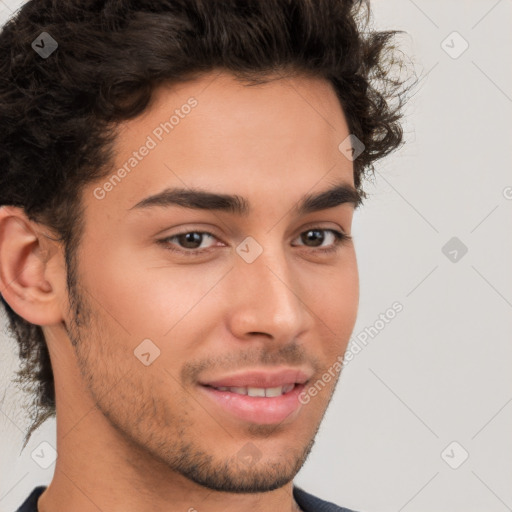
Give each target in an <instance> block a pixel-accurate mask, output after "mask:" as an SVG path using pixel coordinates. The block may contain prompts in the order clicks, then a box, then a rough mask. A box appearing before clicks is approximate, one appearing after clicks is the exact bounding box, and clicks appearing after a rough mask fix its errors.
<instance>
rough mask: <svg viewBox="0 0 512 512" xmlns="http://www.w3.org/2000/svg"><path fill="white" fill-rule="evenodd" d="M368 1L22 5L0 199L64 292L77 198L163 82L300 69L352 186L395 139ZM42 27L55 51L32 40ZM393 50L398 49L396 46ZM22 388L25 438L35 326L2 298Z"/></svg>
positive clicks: (11, 54) (393, 96)
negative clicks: (341, 119) (315, 80)
mask: <svg viewBox="0 0 512 512" xmlns="http://www.w3.org/2000/svg"><path fill="white" fill-rule="evenodd" d="M368 2H369V0H359V1H357V0H222V1H221V0H61V1H59V0H30V1H29V2H27V3H26V4H24V5H23V6H22V7H21V8H20V9H19V10H18V11H16V13H15V14H14V15H13V17H12V18H11V19H10V20H9V21H8V22H7V23H6V24H5V25H4V26H3V28H2V30H1V33H0V205H12V206H17V207H21V208H23V210H24V211H25V213H26V214H27V216H28V217H29V218H30V219H31V220H35V221H37V222H41V223H43V224H44V225H45V226H47V227H48V228H49V229H50V230H51V231H52V232H53V233H56V234H57V237H58V238H57V239H58V240H59V241H60V242H62V243H63V247H64V249H65V260H66V266H67V271H68V275H67V283H68V291H70V290H71V291H72V289H73V285H74V279H75V276H74V270H73V268H74V260H73V258H74V254H75V251H76V248H77V247H78V244H79V242H80V237H81V233H82V230H83V210H82V206H81V201H80V197H81V196H80V193H81V190H82V188H83V186H84V185H85V184H88V183H90V182H92V181H95V180H98V179H100V178H102V177H104V176H107V175H108V173H109V172H110V170H111V167H112V165H113V156H114V149H113V148H114V143H115V140H116V125H117V123H119V122H121V121H124V120H128V119H132V118H135V117H136V116H138V115H140V114H142V113H143V112H144V111H145V109H147V108H148V106H149V105H150V103H151V99H152V92H153V91H154V89H155V87H157V86H158V85H159V84H162V83H171V84H172V83H179V82H183V81H185V80H189V79H193V78H194V77H198V76H199V75H201V74H203V73H206V72H212V71H216V70H226V71H229V72H230V73H232V74H233V75H234V76H235V77H237V78H238V79H239V80H242V81H244V82H245V83H246V84H247V85H251V84H253V83H263V82H265V81H266V80H270V79H271V77H276V76H277V77H281V76H290V75H294V74H295V75H301V74H303V75H309V76H315V77H321V78H325V79H327V80H328V81H330V82H331V84H332V85H333V87H334V89H335V91H336V94H337V96H338V98H339V101H340V103H341V105H342V108H343V111H344V114H345V117H346V119H347V123H348V127H349V130H350V133H351V134H353V135H355V136H356V137H357V138H358V139H359V140H361V142H362V143H363V144H364V146H365V149H364V151H363V153H362V154H361V155H360V156H359V157H358V158H356V159H355V160H354V162H353V165H354V183H355V186H356V188H357V189H358V190H359V191H360V193H361V195H362V196H363V197H365V196H366V195H365V194H364V192H363V191H362V188H361V181H362V178H363V176H366V175H369V174H371V173H373V171H374V167H373V162H375V161H376V160H378V159H380V158H382V157H383V156H385V155H387V154H388V153H390V152H391V151H394V150H395V149H397V148H398V147H400V146H401V144H402V142H403V141H402V138H403V131H402V128H401V125H400V120H401V118H402V117H403V113H402V110H401V109H402V106H403V105H404V104H405V101H404V98H405V97H406V94H405V93H406V92H407V91H408V90H409V89H410V88H408V87H406V86H405V85H404V84H405V83H406V80H401V79H400V77H399V76H394V75H392V71H393V70H394V69H396V65H398V66H399V68H400V70H402V67H403V64H404V62H403V60H402V58H401V57H398V56H397V47H396V45H395V43H394V37H395V35H396V34H398V33H400V32H403V31H396V30H394V31H376V30H373V29H371V28H370V23H369V22H370V20H371V11H370V6H369V3H368ZM42 32H46V33H48V34H49V35H50V36H51V37H52V38H53V39H54V40H55V41H57V43H58V48H57V49H56V50H55V51H54V52H53V53H51V55H49V56H47V58H43V57H42V56H41V55H39V54H38V53H37V52H36V51H34V50H35V48H33V46H32V44H34V43H35V42H36V40H40V37H41V36H40V35H41V33H42ZM399 53H400V55H403V53H402V52H399ZM2 303H3V305H4V307H5V309H6V312H7V318H8V322H9V329H10V333H11V334H12V335H13V336H14V337H15V339H16V340H17V343H18V345H19V357H20V360H21V363H22V364H21V368H20V369H19V370H17V378H16V379H15V380H16V381H17V382H18V383H21V384H23V385H24V386H23V387H24V390H25V391H30V396H31V398H32V401H31V402H30V404H29V406H28V407H27V410H28V412H29V414H30V419H31V420H32V425H31V427H30V429H29V430H28V431H27V433H26V437H25V443H24V445H23V447H25V446H26V443H27V442H28V439H29V438H30V436H31V434H32V432H33V431H34V430H35V429H36V428H37V427H38V426H39V425H40V424H41V423H43V422H44V421H45V420H46V419H47V418H48V417H50V416H54V415H55V389H54V380H53V372H52V368H51V362H50V357H49V352H48V348H47V345H46V342H45V338H44V335H43V331H42V329H41V327H40V326H38V325H33V324H31V323H29V322H27V321H26V320H24V319H23V318H21V317H20V316H19V315H17V314H16V313H15V312H14V311H13V310H12V309H11V308H10V307H9V305H8V304H7V302H6V301H5V299H4V298H3V297H2Z"/></svg>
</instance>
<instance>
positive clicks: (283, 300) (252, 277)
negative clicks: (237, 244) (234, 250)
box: [228, 250, 313, 344]
mask: <svg viewBox="0 0 512 512" xmlns="http://www.w3.org/2000/svg"><path fill="white" fill-rule="evenodd" d="M277 252H278V251H274V252H273V253H272V254H271V252H270V251H269V250H264V251H263V252H262V254H261V255H260V256H259V257H258V258H257V259H256V260H255V261H253V262H252V263H247V262H246V261H244V260H243V259H242V258H238V257H237V260H236V263H235V268H233V270H232V271H231V272H230V286H229V288H230V295H231V299H230V304H229V312H228V324H229V328H230V330H231V332H232V334H233V335H234V336H235V337H236V338H238V339H253V338H254V337H255V336H262V335H263V336H267V337H269V338H271V339H272V340H273V341H275V342H276V343H280V344H286V343H290V342H291V341H292V340H294V339H295V338H298V337H299V336H300V335H301V334H302V333H304V332H306V331H308V330H309V329H311V327H312V325H313V316H312V314H311V312H310V310H309V308H308V304H307V297H306V296H305V290H303V289H302V288H301V286H300V279H299V277H300V276H298V275H297V273H296V272H294V271H293V268H291V267H290V263H289V262H288V261H287V260H286V255H285V254H284V253H283V251H281V252H279V253H278V254H276V253H277Z"/></svg>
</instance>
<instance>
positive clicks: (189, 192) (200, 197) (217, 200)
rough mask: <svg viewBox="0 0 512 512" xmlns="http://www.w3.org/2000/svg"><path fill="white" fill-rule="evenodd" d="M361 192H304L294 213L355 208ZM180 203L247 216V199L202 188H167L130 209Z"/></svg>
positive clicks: (339, 188) (343, 189)
mask: <svg viewBox="0 0 512 512" xmlns="http://www.w3.org/2000/svg"><path fill="white" fill-rule="evenodd" d="M361 202H362V195H361V194H360V193H359V191H358V190H357V189H355V188H354V187H353V186H352V185H348V184H344V183H341V184H338V185H336V186H334V187H332V188H330V189H328V190H324V191H323V192H319V193H317V194H307V195H306V196H304V197H303V198H302V199H301V200H300V202H299V203H298V204H296V205H295V213H296V214H297V215H306V214H308V213H313V212H317V211H320V210H327V209H328V208H334V207H336V206H339V205H341V204H345V203H350V204H353V205H354V208H357V207H358V206H359V205H360V204H361ZM158 206H160V207H170V206H181V207H184V208H192V209H198V210H216V211H224V212H229V213H233V214H236V215H240V216H247V215H249V213H250V205H249V201H248V200H247V199H246V198H244V197H241V196H239V195H236V194H235V195H228V194H217V193H213V192H208V191H206V190H201V189H183V188H166V189H165V190H163V191H162V192H159V193H157V194H154V195H152V196H149V197H146V198H145V199H142V200H141V201H139V202H138V203H137V204H135V205H134V206H132V207H131V208H129V210H133V209H136V210H140V209H146V208H151V207H158Z"/></svg>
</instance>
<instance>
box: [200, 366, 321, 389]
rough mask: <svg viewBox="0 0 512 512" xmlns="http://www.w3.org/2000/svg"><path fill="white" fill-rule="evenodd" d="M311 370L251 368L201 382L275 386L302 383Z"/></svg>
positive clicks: (307, 378)
mask: <svg viewBox="0 0 512 512" xmlns="http://www.w3.org/2000/svg"><path fill="white" fill-rule="evenodd" d="M311 375H312V372H309V371H307V370H304V369H301V368H284V369H282V370H279V371H268V370H267V371H264V370H252V371H245V372H243V373H236V374H232V375H226V376H224V377H219V378H216V379H212V380H208V381H204V382H201V383H200V384H202V385H203V386H212V387H214V388H218V387H228V388H231V387H236V388H244V387H250V388H275V387H278V386H284V385H286V384H304V383H305V382H307V381H308V380H309V379H310V378H311Z"/></svg>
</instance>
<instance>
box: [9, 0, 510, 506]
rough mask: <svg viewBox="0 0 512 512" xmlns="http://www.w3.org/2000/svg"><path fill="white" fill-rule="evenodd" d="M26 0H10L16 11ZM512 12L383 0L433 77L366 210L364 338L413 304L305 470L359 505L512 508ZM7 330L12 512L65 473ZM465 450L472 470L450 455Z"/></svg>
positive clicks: (382, 13) (361, 370)
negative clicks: (454, 246) (24, 389)
mask: <svg viewBox="0 0 512 512" xmlns="http://www.w3.org/2000/svg"><path fill="white" fill-rule="evenodd" d="M18 5H19V2H18V3H16V2H10V3H7V2H5V1H3V2H0V16H1V21H2V23H3V22H4V21H5V19H6V18H7V16H10V14H11V12H12V10H13V9H14V8H16V7H17V6H18ZM511 14H512V1H511V0H500V1H485V0H479V1H476V0H475V1H468V0H458V1H454V0H452V1H449V2H447V1H441V0H438V1H426V0H414V1H413V0H400V1H399V0H393V1H391V0H388V1H386V2H375V3H374V5H373V19H374V23H375V27H377V28H379V29H383V28H389V29H401V30H405V31H406V32H407V33H408V36H405V37H403V38H402V44H403V45H404V51H406V52H408V53H409V55H411V57H412V58H413V59H414V62H415V67H416V72H417V74H418V75H419V76H420V77H423V78H422V81H421V83H420V85H419V86H418V90H417V93H416V95H415V96H414V97H413V98H412V99H411V100H410V102H409V105H408V107H407V110H406V115H407V119H406V124H405V131H406V145H405V146H404V147H403V148H402V149H401V150H400V151H399V152H398V153H395V154H393V155H392V156H390V157H388V158H386V159H385V160H383V161H381V162H380V163H379V164H378V172H377V173H376V178H375V181H374V183H373V184H368V185H367V186H366V190H367V191H368V192H369V194H370V198H369V200H368V201H367V202H366V204H365V206H364V207H363V208H362V210H360V211H359V212H358V213H357V214H356V219H355V226H354V238H355V241H356V248H357V252H358V261H359V268H360V276H361V300H360V310H359V316H358V321H357V324H356V327H355V329H354V335H353V337H355V336H356V335H357V334H359V333H361V332H363V331H364V329H365V328H368V327H369V326H372V325H374V324H375V322H376V320H378V318H379V314H381V313H384V312H385V311H386V310H387V309H388V308H389V307H390V306H391V305H392V304H393V303H394V302H395V301H399V302H400V303H401V304H402V305H403V311H402V312H401V313H399V314H397V315H396V317H395V318H394V319H393V320H392V321H391V322H390V323H389V324H387V325H386V326H385V328H383V329H380V330H379V332H378V334H377V335H376V336H374V338H373V339H372V338H370V341H369V342H368V345H367V346H366V347H365V348H364V349H363V350H361V352H359V353H358V354H357V355H356V356H355V357H354V359H353V360H352V361H351V362H350V363H349V364H348V366H347V367H346V368H345V370H344V371H343V375H342V378H341V381H340V384H339V386H338V390H337V392H336V394H335V397H334V399H333V401H332V403H331V406H330V407H329V409H328V412H327V414H326V417H325V420H324V423H323V425H322V428H321V430H320V433H319V435H318V437H317V441H316V444H315V447H314V448H313V452H312V454H311V456H310V458H309V460H308V461H307V463H306V465H305V466H304V468H303V469H302V470H301V472H300V473H299V475H298V476H297V478H296V480H295V482H296V484H298V485H300V486H302V487H304V488H305V489H306V490H307V491H309V492H311V493H313V494H316V495H318V496H320V497H322V498H324V499H327V500H331V501H333V502H335V503H338V504H340V505H343V506H346V507H350V508H354V509H356V510H358V511H360V512H363V511H366V512H400V511H405V512H412V511H416V512H427V511H429V512H430V511H432V510H436V511H453V512H463V511H464V512H471V511H475V512H477V511H478V512H481V511H482V510H485V511H487V512H503V511H506V510H512V485H511V483H512V437H511V432H512V403H511V402H512V373H511V370H510V368H511V367H512V366H511V360H512V344H511V343H510V341H511V334H512V321H511V318H512V315H511V314H512V286H511V276H512V271H511V267H512V258H511V255H512V250H511V249H512V237H511V233H512V215H511V214H512V199H511V198H512V173H511V172H510V169H511V152H510V146H511V143H512V137H511V135H512V128H511V120H512V116H511V113H512V66H511V52H510V49H511V48H512V31H511V30H510V24H511V20H512V16H511ZM453 31H457V32H458V33H459V34H460V35H461V36H462V37H463V38H464V39H465V40H466V41H467V42H468V43H469V48H468V49H467V50H466V51H465V52H464V53H463V54H462V55H460V56H459V57H458V58H456V59H454V58H452V57H450V56H449V55H448V54H447V53H446V52H445V50H444V49H443V47H442V46H441V44H442V42H443V41H444V40H445V39H446V38H447V36H449V35H450V34H451V33H452V32H453ZM446 45H448V46H451V47H452V49H451V50H449V51H451V52H454V51H457V50H458V49H459V48H460V41H459V40H458V39H457V36H450V38H448V40H447V42H446V43H445V44H444V45H443V46H446ZM507 187H509V188H507ZM507 197H508V198H507ZM454 236H455V237H457V238H459V239H460V241H462V242H463V243H464V244H465V245H466V246H467V248H468V252H467V254H465V255H464V256H463V257H462V258H460V259H459V260H458V261H457V262H452V261H450V259H448V257H447V256H445V255H444V254H443V252H442V251H441V248H442V247H443V246H444V245H445V243H446V242H448V240H450V239H451V238H452V237H454ZM459 256H460V253H459ZM1 336H2V338H1V344H0V351H1V354H0V356H1V361H2V364H1V367H0V385H1V389H2V395H3V394H4V392H5V399H4V401H3V403H0V407H1V414H0V427H1V432H2V438H1V440H0V450H1V452H0V453H1V459H0V511H2V512H4V511H5V512H12V511H14V510H15V509H16V508H17V507H18V506H19V505H20V503H21V502H22V501H23V500H24V499H25V498H26V496H27V495H28V493H29V492H30V491H31V490H32V489H33V487H34V486H35V485H38V484H47V483H49V482H50V480H51V478H52V474H53V468H54V466H53V465H52V466H50V467H49V468H48V469H46V470H43V469H41V468H39V467H38V466H37V465H36V464H35V463H34V462H33V461H32V459H31V452H32V451H33V450H34V449H35V448H36V447H37V446H38V445H39V444H40V443H41V442H42V441H45V440H47V441H48V442H50V443H51V444H52V445H53V446H55V439H56V434H55V421H54V420H51V421H48V422H47V423H46V424H45V425H43V427H42V428H40V429H39V431H37V432H36V433H35V434H34V435H33V437H32V439H31V441H30V443H29V445H28V446H27V447H26V449H25V450H24V451H23V452H22V453H20V450H21V445H22V438H23V431H24V429H26V428H27V427H28V422H27V418H26V416H25V415H24V413H23V411H21V410H20V408H19V404H20V396H19V394H18V393H17V392H16V388H15V387H14V385H12V384H9V381H10V379H11V377H12V376H13V372H14V370H15V368H16V365H17V359H16V352H15V350H16V347H15V345H14V342H13V340H10V339H9V338H8V337H7V336H6V334H5V332H4V333H2V334H1ZM453 441H455V442H456V443H458V444H456V445H452V446H451V447H450V448H449V449H448V450H446V451H445V448H447V447H448V446H449V445H450V444H451V443H452V442H453ZM443 452H444V453H445V455H444V459H443V457H442V453H443ZM465 452H467V453H468V455H469V457H468V458H467V460H466V461H465V462H464V463H463V464H462V465H460V466H459V467H458V469H452V467H450V466H449V465H448V463H447V462H446V461H449V462H450V463H451V464H452V465H456V464H457V463H460V460H461V457H462V455H463V454H464V453H465Z"/></svg>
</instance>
